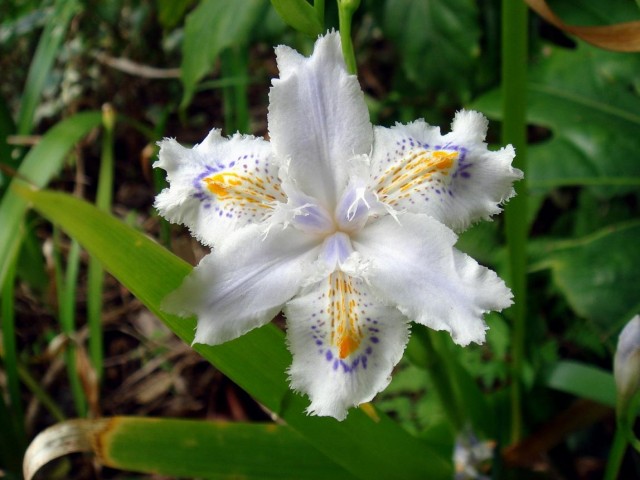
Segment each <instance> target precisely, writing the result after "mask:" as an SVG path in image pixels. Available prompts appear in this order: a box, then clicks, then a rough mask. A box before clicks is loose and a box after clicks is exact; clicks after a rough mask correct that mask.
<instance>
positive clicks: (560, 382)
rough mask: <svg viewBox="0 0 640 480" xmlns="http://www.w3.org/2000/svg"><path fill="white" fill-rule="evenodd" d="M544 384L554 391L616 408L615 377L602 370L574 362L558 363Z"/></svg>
mask: <svg viewBox="0 0 640 480" xmlns="http://www.w3.org/2000/svg"><path fill="white" fill-rule="evenodd" d="M544 383H545V384H546V385H547V386H548V387H549V388H553V389H554V390H560V391H561V392H565V393H570V394H572V395H575V396H577V397H581V398H587V399H589V400H593V401H596V402H599V403H602V404H603V405H608V406H610V407H615V406H616V385H615V382H614V380H613V375H612V374H611V373H610V372H607V371H605V370H602V369H601V368H597V367H593V366H591V365H585V364H584V363H579V362H573V361H563V362H558V363H556V364H555V365H554V366H553V367H551V368H550V369H549V370H548V371H547V372H546V375H545V379H544Z"/></svg>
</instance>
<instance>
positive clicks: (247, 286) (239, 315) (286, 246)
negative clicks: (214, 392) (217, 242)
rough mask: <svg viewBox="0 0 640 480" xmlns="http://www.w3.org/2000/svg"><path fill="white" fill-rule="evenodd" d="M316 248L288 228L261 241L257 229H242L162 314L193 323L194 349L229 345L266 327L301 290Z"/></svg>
mask: <svg viewBox="0 0 640 480" xmlns="http://www.w3.org/2000/svg"><path fill="white" fill-rule="evenodd" d="M317 243H318V242H317V240H316V239H314V238H313V237H309V236H308V235H306V234H304V233H302V232H300V231H298V230H295V229H293V228H288V229H286V230H280V229H278V228H274V229H272V231H271V232H269V234H268V235H267V236H266V237H265V236H264V235H263V231H262V229H261V228H260V227H259V226H257V225H250V226H247V227H246V228H243V229H242V230H239V231H237V232H235V233H234V234H233V235H231V236H230V237H229V238H228V239H227V240H226V241H225V242H223V243H222V245H221V246H220V247H219V248H216V249H215V250H214V251H213V252H212V253H211V254H209V255H207V256H206V257H205V258H203V259H202V261H201V262H200V264H199V265H198V266H197V267H196V268H195V269H194V270H193V272H192V273H191V274H189V276H187V278H186V279H185V281H184V282H183V284H182V285H181V286H180V288H178V289H177V290H176V291H174V292H173V293H171V294H170V295H169V296H168V297H167V298H166V299H165V301H164V303H163V305H162V308H163V309H164V310H166V311H167V312H169V313H174V314H177V315H181V316H187V315H192V314H193V315H196V316H197V317H198V328H197V331H196V336H195V340H194V343H205V344H209V345H216V344H219V343H223V342H226V341H228V340H232V339H234V338H236V337H239V336H240V335H242V334H244V333H246V332H248V331H249V330H252V329H253V328H256V327H259V326H261V325H263V324H265V323H267V322H268V321H269V320H271V319H272V318H273V317H274V316H275V315H276V314H277V313H278V312H279V311H280V309H281V308H282V306H283V305H284V303H285V302H287V301H288V300H290V299H291V298H292V297H293V296H294V295H295V294H296V293H297V292H298V291H299V290H300V288H301V285H302V284H303V282H304V279H305V278H306V276H307V274H308V272H309V271H310V269H311V264H312V263H313V261H314V260H315V259H317V257H318V251H319V247H318V245H317Z"/></svg>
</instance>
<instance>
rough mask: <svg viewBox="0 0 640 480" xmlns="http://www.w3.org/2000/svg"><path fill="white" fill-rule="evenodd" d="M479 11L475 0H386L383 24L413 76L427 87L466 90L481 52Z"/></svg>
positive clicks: (407, 72)
mask: <svg viewBox="0 0 640 480" xmlns="http://www.w3.org/2000/svg"><path fill="white" fill-rule="evenodd" d="M477 17H478V7H477V4H476V2H474V1H473V0H430V1H424V0H387V2H386V5H385V11H384V16H383V29H384V30H385V33H386V34H387V35H388V36H389V38H390V39H391V40H393V42H394V43H395V44H396V46H397V48H398V49H399V51H400V54H401V56H402V66H403V68H404V70H405V72H406V74H407V77H408V78H409V79H410V80H411V81H412V82H414V83H415V84H417V85H420V86H421V87H422V88H423V89H425V90H428V91H434V92H436V91H437V92H455V93H462V94H465V93H466V92H468V91H469V89H470V87H471V85H472V83H471V82H472V81H473V75H471V73H472V72H473V69H474V68H475V62H476V60H477V58H478V56H479V54H480V48H479V39H480V29H479V25H478V18H477Z"/></svg>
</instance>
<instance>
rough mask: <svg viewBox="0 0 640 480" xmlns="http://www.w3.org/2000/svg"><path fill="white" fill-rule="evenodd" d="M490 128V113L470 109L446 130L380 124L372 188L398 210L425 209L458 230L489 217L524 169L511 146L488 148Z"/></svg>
mask: <svg viewBox="0 0 640 480" xmlns="http://www.w3.org/2000/svg"><path fill="white" fill-rule="evenodd" d="M486 131H487V120H486V118H485V117H484V116H483V115H482V114H480V113H478V112H472V111H460V112H458V113H457V114H456V117H455V119H454V121H453V124H452V131H451V133H448V134H447V135H441V134H440V129H439V128H437V127H431V126H429V125H428V124H427V123H425V122H424V121H423V120H418V121H416V122H413V123H410V124H408V125H400V124H398V125H396V126H395V127H392V128H383V127H376V129H375V132H374V147H373V155H372V179H371V183H370V188H371V189H372V190H373V191H375V192H376V193H377V194H378V196H379V198H380V200H381V201H383V202H385V203H387V204H389V205H391V206H392V207H393V208H395V209H396V210H407V211H409V212H414V213H426V214H428V215H431V216H432V217H434V218H436V219H438V220H440V221H441V222H442V223H444V224H445V225H447V226H449V227H450V228H453V229H454V230H456V231H461V230H464V229H465V228H467V227H468V226H469V225H470V224H471V223H473V222H475V221H477V220H480V219H488V218H489V217H490V216H491V215H495V214H496V213H499V212H500V211H501V208H500V205H501V204H502V203H503V202H505V201H507V200H508V199H509V198H510V197H512V196H513V194H514V190H513V182H514V181H516V180H518V179H520V178H522V172H521V171H520V170H517V169H514V168H512V167H511V161H512V160H513V158H514V156H515V152H514V149H513V147H512V146H511V145H508V146H507V147H504V148H502V149H501V150H498V151H495V152H493V151H489V150H487V144H486V143H484V138H485V135H486Z"/></svg>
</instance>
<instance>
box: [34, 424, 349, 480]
mask: <svg viewBox="0 0 640 480" xmlns="http://www.w3.org/2000/svg"><path fill="white" fill-rule="evenodd" d="M71 452H91V453H94V454H95V455H96V456H97V457H98V459H99V460H100V461H101V462H102V463H103V464H104V465H106V466H108V467H112V468H118V469H120V470H130V471H135V472H143V473H155V474H160V475H168V476H171V477H188V478H193V477H205V478H210V479H212V478H252V479H267V478H278V479H283V480H285V479H290V480H298V479H299V480H322V479H325V478H332V479H334V480H342V479H345V480H346V479H353V478H354V477H352V476H351V475H350V474H349V473H347V472H346V471H345V470H343V469H342V468H340V467H339V466H338V465H336V464H335V463H333V462H331V461H330V460H328V459H327V458H326V457H325V456H324V455H322V454H321V453H320V452H318V451H317V450H316V449H315V448H314V447H312V446H311V445H309V443H307V442H306V441H305V440H304V439H303V438H302V437H301V436H300V435H298V434H297V433H296V432H294V431H293V430H292V429H291V428H290V427H288V426H286V425H274V424H261V423H253V424H247V423H225V422H203V421H197V420H177V419H168V418H141V417H113V418H101V419H94V420H69V421H66V422H62V423H58V424H56V425H54V426H52V427H49V428H48V429H47V430H45V431H43V432H42V433H40V434H39V435H38V436H37V437H36V438H35V439H34V441H33V442H32V444H31V445H30V446H29V449H28V450H27V453H26V455H25V458H24V476H25V478H26V480H30V479H31V478H33V476H34V475H35V474H36V472H37V471H38V470H39V469H40V467H42V466H43V465H44V464H46V463H48V462H49V461H51V460H54V459H55V458H58V457H60V456H62V455H66V454H68V453H71Z"/></svg>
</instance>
